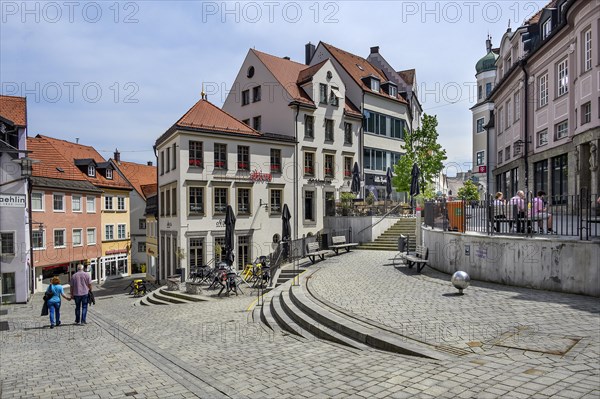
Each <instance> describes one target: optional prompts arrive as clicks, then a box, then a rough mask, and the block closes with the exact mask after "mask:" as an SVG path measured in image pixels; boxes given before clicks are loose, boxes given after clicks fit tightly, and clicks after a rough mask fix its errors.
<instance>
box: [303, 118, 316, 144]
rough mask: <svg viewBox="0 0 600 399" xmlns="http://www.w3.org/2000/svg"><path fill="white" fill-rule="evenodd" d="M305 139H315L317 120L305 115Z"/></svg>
mask: <svg viewBox="0 0 600 399" xmlns="http://www.w3.org/2000/svg"><path fill="white" fill-rule="evenodd" d="M304 137H306V138H309V139H312V138H314V137H315V118H314V116H312V115H304Z"/></svg>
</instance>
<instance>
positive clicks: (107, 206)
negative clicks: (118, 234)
mask: <svg viewBox="0 0 600 399" xmlns="http://www.w3.org/2000/svg"><path fill="white" fill-rule="evenodd" d="M104 210H107V211H112V210H113V197H112V195H105V196H104Z"/></svg>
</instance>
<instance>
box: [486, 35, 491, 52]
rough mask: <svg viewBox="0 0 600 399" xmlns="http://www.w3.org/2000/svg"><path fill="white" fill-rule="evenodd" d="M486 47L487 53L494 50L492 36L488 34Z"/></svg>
mask: <svg viewBox="0 0 600 399" xmlns="http://www.w3.org/2000/svg"><path fill="white" fill-rule="evenodd" d="M485 49H486V50H487V53H489V52H490V51H492V37H491V36H490V35H488V38H487V40H486V41H485ZM487 53H486V54H487Z"/></svg>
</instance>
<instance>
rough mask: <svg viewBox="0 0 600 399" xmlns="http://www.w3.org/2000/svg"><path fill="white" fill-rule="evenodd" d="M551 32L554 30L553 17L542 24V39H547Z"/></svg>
mask: <svg viewBox="0 0 600 399" xmlns="http://www.w3.org/2000/svg"><path fill="white" fill-rule="evenodd" d="M550 32H552V19H551V18H548V19H547V20H546V21H544V23H543V24H542V40H545V39H546V38H547V37H548V36H550Z"/></svg>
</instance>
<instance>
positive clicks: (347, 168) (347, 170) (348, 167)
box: [344, 157, 353, 179]
mask: <svg viewBox="0 0 600 399" xmlns="http://www.w3.org/2000/svg"><path fill="white" fill-rule="evenodd" d="M352 161H353V158H352V157H344V177H345V178H348V179H349V178H351V177H352V167H353V165H352Z"/></svg>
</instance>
